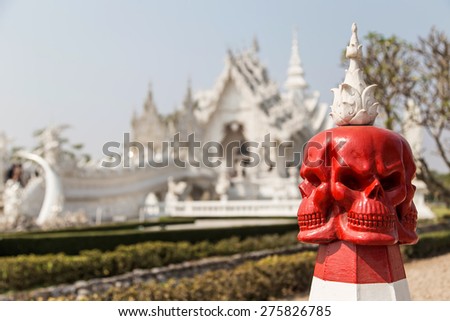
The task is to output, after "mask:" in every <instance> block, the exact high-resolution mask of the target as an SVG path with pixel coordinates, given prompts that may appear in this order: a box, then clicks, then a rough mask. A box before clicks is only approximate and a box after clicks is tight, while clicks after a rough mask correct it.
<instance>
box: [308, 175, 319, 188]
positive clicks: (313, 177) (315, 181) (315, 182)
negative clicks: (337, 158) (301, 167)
mask: <svg viewBox="0 0 450 321" xmlns="http://www.w3.org/2000/svg"><path fill="white" fill-rule="evenodd" d="M305 178H306V179H307V180H308V182H310V183H311V184H312V185H313V186H315V187H317V186H319V185H320V184H322V181H321V180H320V178H319V177H318V176H317V175H316V174H314V173H308V174H307V175H305Z"/></svg>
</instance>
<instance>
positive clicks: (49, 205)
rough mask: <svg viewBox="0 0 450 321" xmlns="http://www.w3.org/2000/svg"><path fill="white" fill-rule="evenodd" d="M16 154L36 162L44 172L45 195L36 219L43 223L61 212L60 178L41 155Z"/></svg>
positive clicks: (61, 193)
mask: <svg viewBox="0 0 450 321" xmlns="http://www.w3.org/2000/svg"><path fill="white" fill-rule="evenodd" d="M17 156H19V157H22V158H24V159H29V160H32V161H34V162H36V163H37V164H38V165H40V166H41V167H42V169H43V170H44V173H45V184H46V186H45V197H44V203H43V204H42V208H41V210H40V212H39V216H38V218H37V220H36V223H37V224H38V225H44V224H46V223H48V222H49V221H51V220H52V219H54V218H55V217H56V216H58V215H59V214H61V212H62V210H63V206H64V191H63V188H62V184H61V180H60V178H59V176H58V175H57V174H56V172H55V171H54V170H53V168H52V167H51V166H50V164H49V163H48V162H47V161H46V160H45V159H43V158H42V157H40V156H38V155H36V154H32V153H28V152H25V151H20V152H18V153H17Z"/></svg>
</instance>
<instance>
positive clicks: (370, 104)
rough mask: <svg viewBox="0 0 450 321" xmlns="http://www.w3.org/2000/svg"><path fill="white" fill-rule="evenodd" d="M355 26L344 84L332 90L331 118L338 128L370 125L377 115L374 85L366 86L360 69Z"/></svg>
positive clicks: (347, 55) (348, 51) (359, 47)
mask: <svg viewBox="0 0 450 321" xmlns="http://www.w3.org/2000/svg"><path fill="white" fill-rule="evenodd" d="M356 32H357V27H356V24H355V23H353V25H352V37H351V39H350V44H349V45H348V46H347V51H346V57H347V58H348V59H350V65H349V67H348V70H347V72H346V75H345V79H344V82H343V83H342V84H340V85H339V88H333V89H332V91H333V93H334V100H333V105H332V106H331V111H332V112H331V114H330V115H331V117H332V118H333V120H334V122H335V123H336V125H338V126H345V125H372V124H373V122H374V121H375V118H376V117H377V115H378V111H377V110H378V105H379V103H378V102H377V101H376V100H375V97H374V90H375V87H376V85H370V86H367V85H366V83H365V81H364V76H363V72H362V70H361V68H360V65H359V64H360V60H361V55H362V52H361V47H362V45H360V44H359V40H358V36H357V34H356Z"/></svg>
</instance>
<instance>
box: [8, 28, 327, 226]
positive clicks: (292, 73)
mask: <svg viewBox="0 0 450 321" xmlns="http://www.w3.org/2000/svg"><path fill="white" fill-rule="evenodd" d="M131 126H132V130H131V139H132V141H134V142H140V143H142V144H143V145H144V146H145V149H146V150H145V153H144V155H147V156H145V157H146V158H145V160H147V158H148V152H150V151H149V150H148V147H147V143H148V142H152V143H153V146H150V149H151V152H152V153H153V154H152V155H154V156H155V159H159V160H162V159H166V160H168V163H169V164H168V166H165V167H160V168H154V167H152V166H149V165H148V164H147V165H146V166H139V159H140V157H142V155H140V154H142V153H141V152H142V151H140V150H139V149H136V148H135V147H132V148H131V149H130V153H129V155H122V156H124V157H125V156H130V157H131V166H128V167H127V166H123V165H124V164H123V162H122V163H121V164H119V166H116V167H114V168H108V167H104V166H101V165H100V164H101V160H100V161H89V162H86V161H84V160H82V159H78V158H77V157H74V155H73V154H72V153H69V152H68V151H67V150H66V149H65V148H64V146H63V145H64V139H62V137H61V135H62V131H63V129H64V127H63V126H62V127H61V126H60V127H49V128H47V129H46V130H45V131H43V133H42V134H41V135H40V137H39V140H40V145H41V146H42V148H41V149H40V150H39V152H36V153H34V154H30V153H28V152H23V153H21V154H19V155H18V156H20V157H22V158H23V159H26V160H28V161H27V162H28V163H31V164H34V165H28V172H32V173H33V175H31V178H30V179H29V180H28V182H27V184H26V186H25V187H24V188H23V191H22V202H21V209H22V214H23V215H24V216H28V217H33V216H34V217H36V216H38V218H37V223H38V224H39V225H45V224H46V222H47V223H48V221H49V220H51V219H52V218H53V219H54V218H55V217H58V216H59V217H64V216H67V215H72V214H73V213H80V212H81V213H84V214H85V215H86V217H87V218H88V219H89V220H90V221H91V222H94V221H97V222H98V221H99V219H100V220H127V219H136V218H137V217H142V215H145V214H146V213H149V212H152V213H155V212H158V213H160V214H161V213H162V212H164V213H165V214H173V213H167V212H169V210H170V211H171V212H173V211H176V210H177V209H178V213H179V214H180V204H181V203H182V202H183V201H186V202H189V201H197V202H191V203H192V204H191V208H194V207H195V206H197V207H195V208H196V211H197V212H199V211H200V212H201V211H202V209H201V208H200V207H201V206H203V208H204V209H206V208H208V209H209V210H208V211H209V213H211V212H214V210H213V209H214V204H216V205H217V204H222V205H223V204H225V203H226V204H232V206H233V208H234V209H236V208H239V206H241V207H242V204H244V203H245V202H247V203H246V204H247V205H248V204H253V205H252V206H250V207H249V206H247V207H245V206H244V207H242V208H241V210H239V213H240V214H245V211H246V210H247V211H249V208H252V210H251V211H252V213H253V214H255V213H256V212H258V213H259V214H262V213H263V212H264V213H266V215H273V214H276V213H280V211H281V212H283V210H282V209H281V207H282V206H284V212H286V213H289V214H290V213H291V211H292V213H295V211H296V207H297V206H298V202H299V192H298V189H297V184H298V167H299V165H300V160H301V157H300V156H299V155H297V158H295V157H294V156H295V153H300V152H301V151H302V147H303V144H304V143H305V142H306V141H307V140H308V139H309V138H310V137H312V136H313V135H314V134H315V133H317V132H319V131H322V130H324V129H326V128H328V127H330V126H331V119H330V117H329V116H328V106H327V104H323V103H319V93H318V92H310V91H309V90H308V85H307V83H306V81H305V79H304V72H303V68H302V64H301V60H300V55H299V50H298V42H297V36H296V35H295V34H294V37H293V40H292V48H291V54H290V60H289V66H288V71H287V79H286V82H285V88H284V90H282V91H280V89H279V87H278V85H277V84H276V83H274V82H273V81H272V80H271V79H270V78H269V74H268V71H267V68H266V67H265V66H264V65H263V64H262V63H261V62H260V59H259V46H258V44H257V42H256V40H255V41H254V43H253V46H252V47H251V48H249V49H248V50H245V51H243V52H232V51H229V52H228V53H227V55H226V59H225V65H224V68H223V71H222V73H221V74H220V76H219V77H218V79H217V81H216V84H215V85H214V86H213V88H212V89H210V90H204V91H198V92H193V91H192V89H191V86H190V84H189V85H188V88H187V91H186V95H185V98H184V100H183V103H182V106H181V107H180V108H178V109H177V110H176V111H174V112H173V113H171V114H170V115H166V116H163V115H161V114H160V113H159V112H158V109H157V106H156V105H155V102H154V100H153V92H152V88H151V87H150V88H149V91H148V94H147V98H146V100H145V102H144V106H143V109H142V111H141V112H140V113H135V114H134V115H133V117H132V121H131ZM176 133H179V137H180V140H182V141H185V140H187V138H188V136H189V135H190V134H192V133H193V134H195V140H196V141H199V142H201V144H202V145H204V144H206V143H207V142H217V143H220V144H221V145H222V146H224V150H223V153H222V154H218V156H217V157H215V159H214V160H215V161H218V160H219V161H220V160H221V161H222V165H221V166H215V167H211V166H207V165H205V164H204V162H200V163H201V164H200V166H192V165H189V164H188V165H187V166H186V167H184V168H183V167H180V166H177V165H176V162H175V161H174V159H175V156H176V155H174V154H170V153H169V154H167V155H165V154H164V152H163V148H162V144H161V143H162V142H163V141H166V142H171V141H173V140H174V135H175V134H176ZM268 135H270V136H268ZM266 137H267V139H269V138H270V141H271V142H274V143H273V144H274V145H276V147H272V148H271V149H270V153H269V154H270V161H269V162H265V161H264V159H265V157H267V156H266V155H265V153H264V148H263V147H262V143H263V142H264V141H265V139H266ZM233 142H234V143H239V144H241V145H240V147H239V148H233V149H227V148H225V147H226V146H227V145H228V144H230V143H233ZM245 142H256V143H258V144H259V145H258V146H256V147H253V146H250V147H251V148H248V149H246V148H243V146H242V144H243V143H245ZM287 142H292V143H291V145H290V146H288V145H287ZM282 143H283V144H285V145H286V146H284V148H283V152H282V153H281V154H280V153H279V152H277V148H278V147H279V146H280V144H282ZM244 146H245V145H244ZM250 150H251V151H252V153H253V154H250ZM266 154H267V153H266ZM252 155H253V156H254V155H258V156H259V157H260V160H261V161H260V162H255V164H253V165H251V166H250V165H249V164H250V163H249V161H250V156H252ZM188 156H189V155H185V154H181V155H180V158H182V159H187V158H188ZM194 157H195V159H196V160H200V159H201V158H202V150H201V149H198V150H196V151H195V155H194ZM228 158H229V159H230V160H231V162H228V163H227V162H226V160H227V159H228ZM141 160H142V159H141ZM253 160H255V159H254V158H253ZM3 163H4V162H3ZM51 200H53V203H55V204H49V202H50V203H51ZM256 200H257V201H258V202H257V203H255V202H253V201H256ZM273 200H277V201H278V203H276V202H275V203H274V202H273ZM282 200H284V203H283V204H284V205H282V204H281V203H280V202H281V201H282ZM186 202H185V203H186ZM204 202H208V203H207V204H208V205H202V204H204ZM214 202H216V203H214ZM236 202H238V203H236ZM243 202H244V203H243ZM249 202H250V203H249ZM252 202H253V203H252ZM267 202H270V204H269V203H267ZM174 204H175V205H176V206H175V205H174ZM274 204H275V205H274ZM276 204H278V205H276ZM280 204H281V205H280ZM150 205H151V206H153V209H148V207H149V206H150ZM169 205H170V206H169ZM155 206H156V207H155ZM192 206H194V207H192ZM199 206H200V207H199ZM227 206H228V205H227ZM280 206H281V207H280ZM230 208H231V207H230ZM256 208H258V209H259V210H255V209H256ZM221 211H222V212H223V211H225V212H226V211H227V208H225V209H224V208H223V207H221V208H219V207H217V206H216V211H215V213H218V212H221ZM255 211H256V212H255ZM222 212H221V213H222ZM38 213H39V214H38ZM186 213H187V212H186V210H185V214H186ZM227 213H228V212H227ZM239 213H236V215H239ZM5 214H7V213H5ZM256 214H257V213H256ZM186 215H187V214H186Z"/></svg>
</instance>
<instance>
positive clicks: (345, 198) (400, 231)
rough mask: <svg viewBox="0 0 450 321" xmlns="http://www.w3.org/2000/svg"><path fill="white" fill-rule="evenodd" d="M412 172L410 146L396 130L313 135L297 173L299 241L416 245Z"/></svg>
mask: <svg viewBox="0 0 450 321" xmlns="http://www.w3.org/2000/svg"><path fill="white" fill-rule="evenodd" d="M320 161H322V162H320ZM414 173H415V165H414V161H413V158H412V153H411V150H410V148H409V145H408V143H407V142H406V141H405V140H404V139H403V138H402V137H401V136H400V135H398V134H396V133H394V132H391V131H388V130H385V129H381V128H377V127H372V126H351V127H350V126H349V127H338V128H334V129H332V130H329V131H326V132H323V133H320V134H318V135H316V136H315V137H313V138H312V139H311V140H310V142H309V143H308V145H307V149H306V152H305V157H304V161H303V165H302V169H301V172H300V174H301V176H302V177H303V178H304V181H303V182H302V183H301V184H300V191H301V193H302V196H303V201H302V204H301V205H300V208H299V211H298V221H299V226H300V233H299V239H300V240H302V241H305V242H313V243H326V242H331V241H333V240H336V239H340V240H345V241H349V242H352V243H356V244H364V245H391V244H395V243H397V242H400V243H408V244H410V243H414V242H416V241H417V235H416V233H415V227H416V222H417V211H416V209H415V206H414V204H413V202H412V198H413V196H414V186H413V185H412V184H411V180H412V179H413V178H414Z"/></svg>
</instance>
